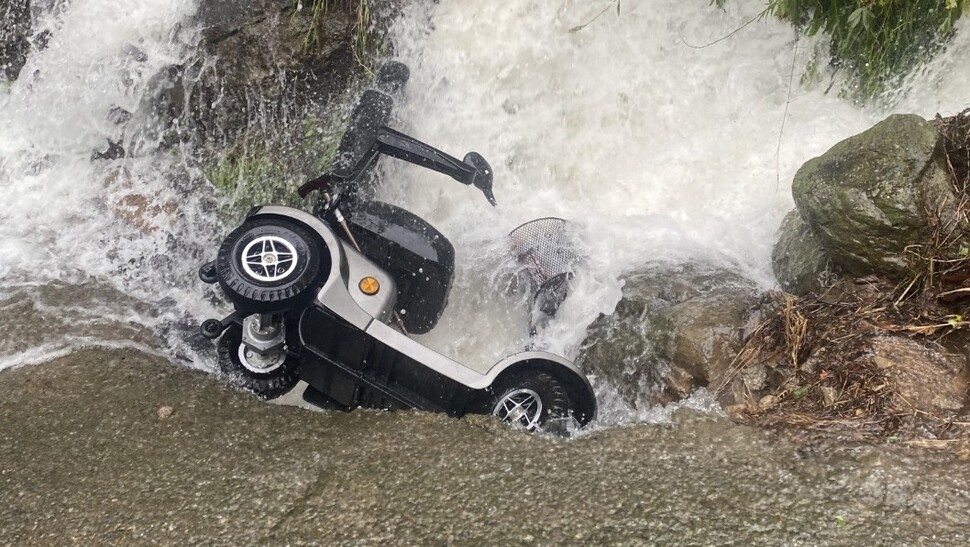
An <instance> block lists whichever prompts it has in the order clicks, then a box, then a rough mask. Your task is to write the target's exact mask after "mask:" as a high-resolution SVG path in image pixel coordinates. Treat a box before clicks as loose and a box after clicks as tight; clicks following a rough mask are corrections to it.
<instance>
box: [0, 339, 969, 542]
mask: <svg viewBox="0 0 970 547" xmlns="http://www.w3.org/2000/svg"><path fill="white" fill-rule="evenodd" d="M968 471H970V465H968V464H966V463H964V462H959V461H956V460H953V459H951V458H948V457H945V456H942V455H933V454H927V453H923V452H914V451H905V450H894V449H890V448H873V447H841V448H822V447H811V446H804V445H795V444H790V443H788V442H787V441H784V440H782V439H780V438H779V437H777V436H776V435H773V434H771V433H770V432H766V431H761V430H756V429H751V428H746V427H741V426H737V425H734V424H731V423H730V422H728V421H727V420H725V419H723V418H719V417H715V416H710V415H704V414H699V413H695V412H687V411H685V412H683V413H680V414H678V415H677V416H676V417H675V420H674V421H673V422H672V423H670V424H659V425H658V424H653V425H651V424H642V425H636V426H626V427H616V428H612V429H608V430H600V431H593V432H591V433H588V434H584V435H582V436H580V437H579V438H575V439H569V440H563V439H558V438H546V437H539V436H531V435H528V434H525V433H522V432H518V431H511V430H508V429H507V428H504V427H502V426H501V425H500V424H497V423H495V421H493V420H491V419H486V418H482V417H472V418H466V419H461V420H457V419H452V418H448V417H446V416H441V415H434V414H427V413H420V412H399V413H383V412H374V411H359V410H358V411H354V412H349V413H345V412H337V411H328V412H313V411H309V410H306V409H302V408H296V407H290V406H280V405H270V404H266V403H264V402H260V401H258V400H256V399H254V398H253V397H251V396H249V395H247V394H245V393H240V392H238V391H236V390H235V389H233V388H232V387H230V386H229V385H227V384H226V383H225V381H224V380H223V379H221V378H218V377H215V376H211V375H208V374H205V373H202V372H199V371H195V370H188V369H185V368H182V367H178V366H175V365H172V364H170V363H168V362H167V361H165V360H162V359H160V358H156V357H151V356H147V355H144V354H141V353H138V352H133V351H123V350H104V349H89V350H83V351H79V352H76V353H74V354H72V355H70V356H67V357H63V358H60V359H56V360H53V361H51V362H48V363H45V364H41V365H32V366H27V367H21V368H17V369H13V370H6V371H3V372H0V538H2V539H0V543H8V542H9V543H12V544H23V543H28V544H43V545H50V544H65V543H81V544H85V545H90V544H103V543H120V544H132V543H139V544H140V543H162V544H187V543H188V544H215V545H240V544H293V545H301V544H317V545H332V544H353V545H359V544H365V545H366V544H371V545H374V544H435V545H437V544H460V545H466V544H495V543H499V542H515V543H517V544H531V543H535V544H557V545H561V544H604V543H610V544H718V545H721V544H723V545H730V544H735V545H752V544H771V545H783V544H787V545H814V544H847V545H862V544H865V545H880V544H882V545H891V544H892V545H897V544H933V545H937V544H954V545H960V544H966V543H967V542H968V541H970V527H968V524H970V480H968V479H967V478H964V477H967V476H970V473H968Z"/></svg>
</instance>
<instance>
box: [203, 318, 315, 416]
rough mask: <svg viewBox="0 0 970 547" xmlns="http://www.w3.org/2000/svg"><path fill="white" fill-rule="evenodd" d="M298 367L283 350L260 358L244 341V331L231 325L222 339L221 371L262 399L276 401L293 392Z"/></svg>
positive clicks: (220, 341)
mask: <svg viewBox="0 0 970 547" xmlns="http://www.w3.org/2000/svg"><path fill="white" fill-rule="evenodd" d="M298 364H299V362H298V360H297V359H296V358H295V357H290V356H288V355H287V354H286V351H285V350H284V349H280V350H279V352H278V353H277V354H275V355H267V356H261V355H259V354H258V353H255V352H254V351H253V350H252V349H250V348H248V347H247V346H246V345H245V344H243V341H242V328H241V327H239V326H238V325H232V326H231V327H229V328H228V329H227V330H226V332H225V333H224V334H223V335H222V338H221V339H220V340H219V368H220V369H221V370H222V372H223V373H224V374H226V375H228V376H229V377H230V378H231V379H232V381H233V382H235V383H236V384H238V385H239V386H241V387H242V388H244V389H246V390H247V391H251V392H252V393H253V394H255V395H256V396H257V397H259V398H260V399H275V398H276V397H279V396H280V395H283V394H284V393H286V392H287V391H290V390H291V389H293V386H295V385H296V383H297V381H298V380H299V379H298V378H297V375H296V368H297V365H298Z"/></svg>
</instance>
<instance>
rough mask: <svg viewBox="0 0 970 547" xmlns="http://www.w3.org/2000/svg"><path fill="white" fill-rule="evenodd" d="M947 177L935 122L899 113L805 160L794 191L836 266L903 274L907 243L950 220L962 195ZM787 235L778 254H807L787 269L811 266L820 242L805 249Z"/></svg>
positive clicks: (917, 240)
mask: <svg viewBox="0 0 970 547" xmlns="http://www.w3.org/2000/svg"><path fill="white" fill-rule="evenodd" d="M948 181H949V173H948V171H947V167H946V163H945V159H944V155H943V151H942V148H941V147H940V146H939V136H938V135H937V132H936V129H935V128H934V127H933V125H932V124H931V123H930V122H928V121H926V120H924V119H923V118H920V117H919V116H916V115H893V116H889V117H888V118H886V119H885V120H883V121H882V122H880V123H878V124H877V125H875V126H874V127H872V128H871V129H869V130H867V131H865V132H863V133H861V134H859V135H856V136H854V137H850V138H848V139H846V140H844V141H842V142H840V143H838V144H836V145H835V146H833V147H832V148H831V149H830V150H829V151H827V152H826V153H825V154H823V155H821V156H819V157H817V158H814V159H812V160H809V161H808V162H807V163H805V165H803V166H802V167H801V169H799V170H798V172H797V173H796V174H795V180H794V182H793V184H792V194H793V196H794V198H795V205H796V207H797V208H798V212H799V214H800V215H801V217H802V218H803V219H804V220H805V221H806V223H807V224H808V225H809V226H810V227H811V231H812V232H813V233H814V235H815V236H816V237H817V238H818V241H819V242H820V243H821V246H822V247H823V248H824V249H825V250H826V251H827V253H828V254H829V256H830V257H831V258H832V260H833V261H834V262H835V263H836V264H837V265H838V266H840V267H843V268H844V269H845V270H846V272H847V273H850V274H854V275H860V276H861V275H868V274H871V273H880V274H886V275H889V276H896V277H898V276H900V275H901V274H904V273H905V272H906V270H907V262H906V259H905V255H906V250H907V248H908V247H910V246H913V245H919V244H921V243H924V242H925V241H926V240H928V239H929V238H930V236H931V235H932V231H933V228H934V227H935V226H937V225H938V224H939V223H940V221H941V219H942V220H943V221H944V222H946V221H947V220H949V221H952V218H948V216H950V215H952V212H953V211H955V207H956V204H957V198H956V196H955V194H954V192H953V191H952V190H951V189H950V186H949V182H948ZM788 231H789V232H791V231H792V230H791V226H789V228H788ZM786 237H788V239H786V240H784V241H782V242H781V243H780V244H779V248H776V254H779V255H782V254H786V253H787V254H788V255H795V256H800V257H802V258H801V260H802V263H801V264H800V265H797V266H793V265H791V264H789V265H788V266H787V269H789V270H791V271H794V272H801V273H802V274H804V272H808V271H811V270H812V269H813V267H814V264H817V260H818V253H817V252H816V251H815V250H812V247H813V246H814V242H813V241H811V238H807V240H808V241H807V244H806V245H807V247H805V248H803V249H802V250H798V251H794V250H792V248H791V245H790V242H791V237H789V236H787V235H786ZM785 269H786V268H782V273H783V274H784V273H785ZM780 277H781V276H780ZM796 277H797V276H796ZM803 277H804V275H802V276H801V277H799V279H802V281H804V279H803ZM798 285H801V284H800V283H799V284H798Z"/></svg>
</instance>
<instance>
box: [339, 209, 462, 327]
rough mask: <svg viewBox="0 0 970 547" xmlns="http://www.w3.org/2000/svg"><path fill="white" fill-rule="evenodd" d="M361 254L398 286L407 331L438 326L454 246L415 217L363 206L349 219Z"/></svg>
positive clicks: (399, 307) (450, 275) (452, 266)
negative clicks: (391, 278)
mask: <svg viewBox="0 0 970 547" xmlns="http://www.w3.org/2000/svg"><path fill="white" fill-rule="evenodd" d="M347 220H348V222H349V224H350V231H351V232H353V234H354V237H355V238H357V242H358V243H359V244H360V248H361V251H363V253H364V254H365V255H366V256H367V257H368V258H370V259H371V260H373V261H374V262H376V263H377V265H378V266H380V267H381V269H383V270H385V271H386V272H388V273H389V274H391V277H393V278H394V281H395V282H396V283H397V292H398V295H397V310H398V312H399V314H400V316H401V319H402V320H403V321H404V327H405V328H406V329H407V330H408V332H411V333H415V334H424V333H426V332H429V331H430V330H431V329H433V328H434V326H435V325H437V324H438V319H440V318H441V314H442V313H443V312H444V310H445V307H446V306H447V305H448V293H449V292H450V291H451V283H452V281H453V280H454V277H455V248H454V247H452V245H451V242H449V241H448V239H447V238H446V237H445V236H444V235H442V234H441V232H439V231H438V230H436V229H435V228H434V227H433V226H431V225H430V224H428V223H427V222H425V221H424V220H423V219H421V218H420V217H418V216H416V215H415V214H413V213H411V212H408V211H405V210H404V209H401V208H400V207H395V206H393V205H389V204H387V203H381V202H377V201H373V202H363V203H360V204H358V205H357V206H356V207H355V208H354V209H353V211H352V212H351V214H350V215H349V216H348V218H347Z"/></svg>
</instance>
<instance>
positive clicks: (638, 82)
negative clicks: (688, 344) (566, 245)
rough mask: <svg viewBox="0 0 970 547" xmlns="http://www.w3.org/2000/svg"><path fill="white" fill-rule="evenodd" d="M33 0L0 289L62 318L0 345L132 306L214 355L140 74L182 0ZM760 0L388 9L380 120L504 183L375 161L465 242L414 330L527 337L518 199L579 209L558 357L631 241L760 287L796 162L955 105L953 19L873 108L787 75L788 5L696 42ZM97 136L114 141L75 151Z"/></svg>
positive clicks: (65, 336)
mask: <svg viewBox="0 0 970 547" xmlns="http://www.w3.org/2000/svg"><path fill="white" fill-rule="evenodd" d="M51 4H53V5H57V6H59V8H58V9H51V10H48V11H46V12H44V11H38V12H37V13H36V18H35V27H34V31H35V33H36V34H37V35H41V34H43V33H46V32H48V31H49V38H48V39H47V45H46V47H44V48H43V49H39V50H36V51H33V52H32V53H31V55H30V57H29V58H28V61H27V65H26V66H25V67H24V69H23V71H22V73H21V77H20V78H19V79H18V80H17V81H16V82H13V83H10V84H4V85H3V87H0V90H2V91H0V127H2V128H3V129H2V131H0V193H2V195H3V196H4V200H5V202H4V207H3V208H0V277H2V278H3V279H4V283H3V285H2V287H0V308H2V309H18V310H20V309H28V308H29V310H28V311H25V312H23V313H26V314H27V315H26V316H30V317H33V316H34V315H35V316H37V317H40V318H41V319H37V321H40V322H42V323H43V322H45V321H46V322H47V323H50V324H55V323H56V324H57V327H56V328H53V327H52V328H47V329H33V328H31V326H30V325H27V326H26V327H23V328H22V329H21V331H16V330H11V327H5V330H4V332H6V333H7V336H4V337H0V338H3V339H0V368H5V367H9V366H13V365H17V364H22V363H26V362H35V361H42V360H45V359H47V358H49V357H51V356H52V355H54V354H58V353H64V352H69V351H72V350H73V349H74V348H76V347H77V346H79V345H85V344H97V343H103V344H106V345H119V344H120V345H124V344H135V345H137V346H138V347H149V346H151V345H152V344H151V342H148V341H145V339H144V337H143V336H135V337H132V336H130V335H129V331H127V330H125V329H135V330H137V329H139V328H143V329H148V330H149V331H154V332H155V333H156V335H160V336H161V338H162V343H161V348H162V350H161V351H163V352H165V353H167V354H168V355H170V356H172V357H175V356H178V357H181V358H184V359H188V360H190V361H194V362H195V365H196V366H199V367H202V368H209V367H211V356H210V355H206V354H201V355H200V354H198V353H197V349H198V348H197V347H195V346H193V345H192V344H188V343H186V342H184V338H185V337H186V336H187V334H188V333H189V332H190V331H191V328H190V326H191V325H192V324H193V323H194V322H195V321H197V320H199V319H201V318H204V317H208V316H212V315H213V314H215V313H217V312H218V309H219V305H218V304H217V303H215V302H213V301H212V300H211V299H209V298H199V295H200V294H203V292H202V288H201V287H200V284H199V282H198V281H197V280H196V277H195V268H196V267H197V265H198V264H199V263H201V262H202V261H204V260H206V259H208V258H211V255H212V254H213V253H214V250H215V245H216V244H217V243H218V241H219V237H220V234H221V233H224V232H225V230H226V228H227V227H225V226H222V225H220V222H219V221H218V219H216V218H215V217H214V215H213V214H212V203H213V202H214V201H215V200H217V199H218V197H217V196H216V195H215V191H214V190H213V188H212V187H211V185H209V184H208V183H207V182H206V181H205V180H204V178H203V177H202V176H201V175H200V174H199V173H198V172H195V171H194V170H193V169H192V168H190V167H189V166H188V162H186V161H185V159H184V158H183V155H182V154H181V152H180V151H179V150H178V149H175V150H166V149H163V148H161V147H160V144H159V142H157V141H158V137H157V135H158V133H159V132H158V131H155V129H157V128H154V127H151V122H150V121H149V120H150V117H149V116H148V115H147V112H149V111H150V109H149V108H148V107H149V106H150V105H149V104H146V103H150V100H151V97H152V96H153V89H154V88H153V86H154V85H155V83H156V78H157V76H158V75H159V74H162V73H163V72H164V71H165V70H166V69H168V67H170V66H172V65H177V64H180V63H183V62H185V61H186V60H187V59H189V58H191V56H193V55H195V54H196V53H195V52H196V44H197V40H198V36H197V31H196V29H194V28H193V24H192V23H191V21H192V16H193V14H194V13H195V11H196V9H197V4H196V2H195V1H194V0H145V1H142V2H138V3H137V5H134V4H132V3H131V2H128V1H126V0H73V1H72V2H52V3H51ZM762 4H763V3H762V2H759V1H755V0H749V1H741V0H737V1H732V2H728V5H727V8H726V10H724V11H721V10H718V9H714V8H711V7H710V6H708V2H707V1H706V0H695V1H690V2H685V1H683V0H654V1H651V2H644V1H640V2H623V3H622V5H621V6H620V10H619V13H617V12H616V11H615V10H613V9H609V10H607V11H606V12H604V13H602V14H601V15H600V16H599V17H595V16H596V14H597V13H600V12H601V11H602V10H603V8H604V7H606V6H608V5H609V2H595V3H590V2H587V1H579V0H575V1H560V2H547V1H538V0H533V1H524V0H523V1H520V2H506V3H503V4H502V7H501V9H496V7H495V6H494V5H490V4H489V3H485V2H475V1H472V0H464V1H452V2H444V3H435V2H431V1H430V0H425V1H416V2H409V3H408V7H407V8H406V9H405V11H404V14H403V16H402V17H401V18H400V19H399V20H398V21H397V22H396V24H395V27H394V31H393V33H392V40H393V42H394V45H395V48H396V50H397V52H398V55H399V57H400V59H401V60H403V61H404V62H406V63H408V64H409V65H410V67H411V73H412V79H411V82H410V84H409V91H408V95H407V98H406V100H404V101H402V104H400V105H399V108H398V110H397V113H396V118H395V123H396V124H397V126H398V127H399V128H401V129H403V130H405V131H406V132H409V133H412V134H414V135H415V136H417V137H419V138H422V139H424V140H427V141H429V142H431V143H433V144H435V145H437V146H440V147H441V148H444V149H445V150H447V151H449V152H451V153H453V154H456V155H462V154H464V153H465V152H466V151H468V150H476V151H478V152H480V153H482V154H483V155H484V156H485V157H486V158H487V159H489V160H490V162H491V164H492V166H493V167H494V169H495V194H496V196H497V198H498V201H499V204H500V205H499V207H498V208H494V209H493V208H491V207H489V206H488V204H487V203H486V201H485V199H484V198H483V197H482V196H481V195H480V194H478V193H477V192H476V191H474V190H472V189H470V188H466V187H462V186H460V185H457V184H455V183H454V182H453V181H451V180H450V179H447V178H446V177H443V176H439V175H435V174H431V173H429V172H427V171H422V170H420V169H417V168H415V167H412V166H408V165H405V164H402V163H401V162H392V161H388V162H384V164H383V167H382V169H383V175H384V181H385V184H384V186H383V189H382V193H383V196H382V197H383V198H385V199H386V200H388V201H391V202H394V203H398V204H402V205H404V206H406V207H407V208H409V209H411V210H413V211H414V212H416V213H418V214H419V215H421V216H423V217H425V218H427V219H428V220H429V221H431V222H432V223H433V224H435V225H436V226H437V227H438V228H439V229H440V230H441V231H442V232H444V233H445V234H446V235H448V236H449V237H450V238H451V239H452V242H453V243H454V244H455V248H456V249H457V253H458V257H457V259H458V278H457V280H456V284H455V287H454V290H453V292H452V298H451V306H450V308H449V310H448V311H447V313H446V316H445V318H444V319H443V321H442V322H441V326H440V328H439V329H437V330H436V332H434V333H432V334H431V335H429V336H428V337H426V341H427V342H428V343H429V344H431V345H433V346H434V347H436V348H439V349H441V350H442V351H444V352H445V353H449V354H451V355H455V356H457V357H459V358H460V359H463V360H465V361H475V360H484V361H490V362H491V361H495V360H497V359H498V358H500V357H501V356H503V355H505V354H507V353H509V352H511V351H514V350H516V349H520V348H521V347H523V346H524V345H525V344H526V343H528V342H529V341H528V340H527V339H526V332H527V329H526V318H525V314H524V312H522V306H521V305H520V304H522V303H521V302H518V301H516V300H515V297H514V296H509V295H508V294H507V291H506V290H505V288H506V286H505V284H506V283H507V280H506V279H504V278H503V276H502V275H499V274H497V273H496V272H499V271H502V268H501V266H502V265H503V264H504V263H505V262H507V261H508V258H507V257H506V256H505V251H504V241H505V240H504V238H505V234H506V233H508V231H509V230H511V229H512V228H514V227H515V226H517V225H518V224H520V223H522V222H524V221H527V220H530V219H533V218H537V217H543V216H560V217H563V218H566V219H568V220H571V221H573V222H574V225H575V226H576V228H577V231H578V233H579V239H580V241H579V245H580V246H581V248H582V249H583V250H584V253H585V254H586V256H587V266H586V268H585V269H584V271H583V272H581V275H580V276H579V277H578V278H577V280H576V283H575V286H574V288H573V291H572V295H571V296H570V298H569V300H567V302H566V305H565V306H564V308H563V309H562V310H561V313H560V315H559V317H558V319H557V321H556V322H555V323H554V324H553V325H551V326H550V328H549V329H547V330H546V331H545V332H544V333H543V335H542V339H541V340H539V341H538V343H539V344H540V345H542V346H544V347H548V348H549V349H551V350H552V351H555V352H559V353H562V354H564V355H566V356H569V357H575V353H576V350H577V347H578V345H579V343H580V342H581V341H582V339H583V336H584V332H585V328H586V326H587V325H588V324H589V323H590V322H591V321H592V320H593V319H594V318H595V317H596V316H597V315H598V314H599V313H603V312H609V311H610V310H611V309H612V307H613V305H614V304H615V303H616V301H617V299H618V298H619V294H620V282H619V281H618V278H619V277H620V275H621V274H622V273H623V272H625V271H627V270H629V269H630V268H632V267H635V266H637V265H638V264H641V263H643V262H644V261H647V260H666V261H681V260H685V259H687V258H692V257H700V256H703V257H706V258H709V259H713V260H716V261H720V262H721V263H723V264H725V265H729V266H731V267H733V268H736V269H739V270H741V271H743V272H746V273H747V275H749V276H750V277H752V278H753V279H756V280H757V281H759V282H760V283H761V284H762V285H764V286H766V287H767V286H770V285H771V284H772V283H773V279H772V275H771V272H770V265H769V255H770V250H771V245H772V243H773V234H774V231H775V230H776V229H777V227H778V225H779V223H780V221H781V218H782V217H783V215H784V214H785V213H786V212H787V211H788V210H789V209H790V208H791V207H792V201H791V197H790V182H791V179H792V175H793V174H794V172H795V170H796V169H797V168H798V167H799V166H800V165H801V163H803V162H804V161H805V160H806V159H808V158H810V157H813V156H815V155H817V154H819V153H821V152H822V151H824V150H825V149H826V148H828V147H829V146H831V145H832V144H834V143H835V142H837V141H838V140H840V139H842V138H844V137H846V136H849V135H851V134H854V133H857V132H859V131H861V130H864V129H866V128H867V127H869V126H870V125H872V124H873V123H874V122H875V121H877V120H879V119H881V118H882V117H883V116H885V115H886V114H887V112H888V111H889V110H892V111H915V112H917V113H919V114H922V115H923V116H926V117H931V116H933V115H934V114H935V113H936V112H938V111H939V112H943V113H952V112H955V111H958V110H962V109H963V108H965V107H966V106H968V105H970V82H968V79H970V66H968V65H970V55H967V54H966V53H967V51H968V49H970V43H968V40H970V21H962V22H961V24H960V26H959V28H958V33H957V37H956V39H955V40H954V41H953V43H952V44H951V45H950V47H949V48H948V49H947V50H946V51H945V52H944V54H943V55H941V56H940V57H939V58H938V59H937V60H936V61H935V62H934V63H933V64H932V65H930V66H929V67H927V68H926V69H925V70H923V71H921V72H920V73H919V74H917V75H914V77H913V78H912V79H911V81H910V82H909V83H908V84H907V90H906V91H904V92H900V93H899V94H898V95H897V96H895V97H894V98H893V101H892V103H893V104H894V105H895V106H893V107H892V108H890V109H889V110H885V109H869V110H867V109H861V108H858V107H856V106H853V105H852V104H850V103H849V102H847V101H845V100H842V99H840V98H838V97H837V96H836V94H835V93H834V92H833V93H829V94H826V93H825V88H826V87H827V86H828V81H827V79H826V78H827V76H826V75H825V74H824V73H823V74H822V75H821V77H820V81H819V82H818V83H815V84H809V85H804V86H803V85H799V81H800V79H801V72H802V71H803V70H804V67H805V66H806V64H807V63H808V61H809V59H810V58H811V57H812V56H813V55H815V54H816V53H817V52H819V51H824V46H825V44H824V43H821V42H820V41H819V39H811V40H810V39H806V38H804V37H803V38H801V39H796V38H797V37H796V35H795V33H794V31H793V30H792V28H791V27H790V26H789V25H787V24H785V23H782V22H778V21H774V20H766V21H758V22H756V23H753V24H751V25H749V26H747V27H745V28H744V29H743V30H741V31H740V32H738V33H737V34H735V35H733V36H731V37H730V38H727V39H724V40H721V41H718V42H716V43H714V44H712V45H709V46H706V47H700V46H703V45H704V44H707V43H710V42H714V41H716V40H717V39H718V38H721V37H723V36H726V35H728V34H730V33H731V32H732V31H733V30H735V29H737V28H738V27H740V26H742V25H743V24H744V23H745V22H747V21H749V20H750V19H752V18H753V17H754V16H755V15H756V14H757V13H758V11H759V10H760V9H761V7H762ZM594 17H595V18H594ZM590 21H591V22H590ZM587 22H589V24H588V25H586V26H585V27H584V28H582V29H581V30H576V31H571V29H573V28H574V27H576V26H578V25H582V24H583V23H587ZM824 64H825V63H824V59H823V61H822V62H821V63H820V65H821V66H823V67H824ZM792 82H794V84H792ZM119 108H120V109H124V110H125V111H128V112H132V113H134V114H133V116H131V118H130V119H128V118H127V117H119V116H118V112H119V110H118V109H119ZM109 142H121V143H122V144H123V145H124V147H125V149H126V150H128V151H129V157H126V158H124V159H120V160H101V159H92V153H93V152H98V151H104V150H106V149H107V148H108V146H109ZM55 281H56V282H57V285H54V287H55V289H56V290H54V289H51V288H50V287H51V283H53V282H55ZM64 286H67V287H72V286H73V287H84V288H90V290H86V289H85V290H74V291H70V290H66V291H65V290H61V289H62V288H63V287H64ZM122 294H124V295H125V296H124V297H121V296H120V295H122ZM65 295H69V296H65ZM18 306H19V307H18ZM65 306H66V307H65ZM30 314H34V315H30ZM63 315H66V316H67V317H68V319H66V320H65V319H63V317H62V318H61V319H59V320H54V319H52V318H54V317H58V316H63ZM43 318H47V319H43ZM99 322H100V323H103V324H104V325H109V326H115V327H116V326H118V325H121V326H124V328H120V329H119V328H114V327H104V328H97V325H98V324H99ZM92 325H93V326H92ZM82 327H83V328H82ZM72 328H82V330H83V333H82V334H77V333H74V332H72V330H71V329H72ZM85 329H86V330H85ZM17 332H20V334H17V335H16V336H14V335H12V334H11V333H17ZM132 339H134V340H139V341H138V342H133V341H132ZM28 349H29V351H28ZM600 387H601V388H603V386H600ZM601 394H603V395H604V397H606V396H608V391H602V389H601ZM698 404H702V405H703V403H698Z"/></svg>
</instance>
